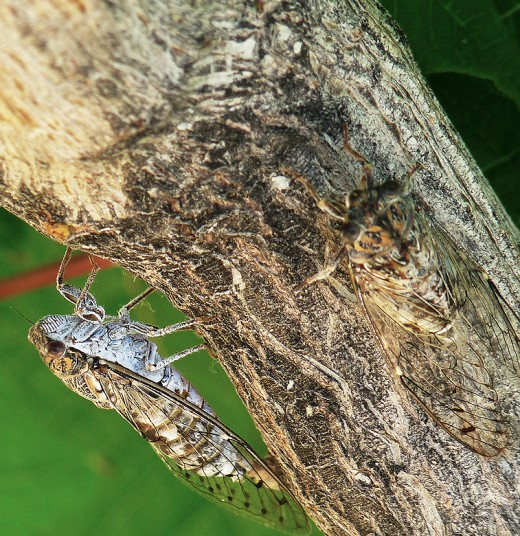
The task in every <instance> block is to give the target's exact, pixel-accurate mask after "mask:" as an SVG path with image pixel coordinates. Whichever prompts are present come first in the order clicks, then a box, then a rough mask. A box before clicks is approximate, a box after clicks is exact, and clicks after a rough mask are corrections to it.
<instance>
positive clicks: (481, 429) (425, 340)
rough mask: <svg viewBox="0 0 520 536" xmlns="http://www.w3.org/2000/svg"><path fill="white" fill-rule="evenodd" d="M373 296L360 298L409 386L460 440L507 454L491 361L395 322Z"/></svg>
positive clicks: (486, 452) (487, 451) (484, 450)
mask: <svg viewBox="0 0 520 536" xmlns="http://www.w3.org/2000/svg"><path fill="white" fill-rule="evenodd" d="M373 292H377V291H374V290H372V291H371V293H370V294H364V293H361V292H360V291H359V289H358V296H359V298H360V300H361V302H362V304H363V307H364V309H365V313H366V316H367V318H368V320H369V321H370V324H371V325H372V328H373V330H374V332H375V334H376V336H377V339H378V341H379V342H380V345H381V347H382V349H383V351H384V354H385V355H386V357H387V359H388V361H389V363H390V365H391V367H392V368H393V370H394V371H395V372H396V373H397V375H398V376H399V378H400V380H401V382H402V383H403V385H404V386H405V387H406V388H407V389H408V390H409V391H410V392H411V393H412V394H413V395H414V396H415V398H416V399H417V400H418V401H419V403H420V404H421V406H422V407H423V408H424V409H425V410H426V411H427V413H428V414H429V415H430V416H431V417H432V418H433V419H434V420H435V421H436V422H437V423H438V424H439V425H440V426H441V427H442V428H444V430H446V431H447V432H448V433H449V434H450V435H451V436H453V437H454V438H455V439H457V440H458V441H460V442H461V443H463V444H464V445H466V446H468V447H469V448H471V449H472V450H474V451H475V452H477V453H479V454H482V455H484V456H496V455H498V454H499V453H500V452H502V451H503V450H504V449H505V448H506V447H507V446H508V445H509V444H510V442H511V439H510V434H509V426H508V422H507V419H505V417H504V416H503V414H502V411H501V407H500V404H499V401H498V398H497V394H496V392H495V390H494V388H493V372H492V371H490V370H488V367H487V366H486V363H485V362H484V361H483V360H482V359H481V358H480V356H479V355H477V354H475V353H474V352H473V348H471V347H470V346H466V347H465V346H464V341H462V340H461V341H458V343H457V345H454V344H452V343H450V341H449V340H448V339H447V338H444V337H442V336H440V335H434V334H432V333H429V332H422V333H421V332H420V331H419V332H418V331H415V330H413V329H411V328H409V327H406V326H405V325H403V324H401V323H399V322H397V321H395V320H394V319H393V318H392V317H391V316H389V315H388V314H387V313H385V311H384V310H383V308H382V307H381V303H382V302H381V300H380V299H378V300H373V298H372V293H373ZM378 298H381V297H380V296H378ZM385 298H388V296H385ZM394 299H397V297H395V296H394ZM461 350H462V351H461Z"/></svg>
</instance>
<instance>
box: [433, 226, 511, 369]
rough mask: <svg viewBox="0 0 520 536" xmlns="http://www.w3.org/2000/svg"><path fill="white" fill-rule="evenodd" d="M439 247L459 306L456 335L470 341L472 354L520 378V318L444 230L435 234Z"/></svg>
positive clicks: (452, 291)
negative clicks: (495, 363) (503, 367)
mask: <svg viewBox="0 0 520 536" xmlns="http://www.w3.org/2000/svg"><path fill="white" fill-rule="evenodd" d="M435 246H436V248H437V250H438V251H439V252H440V254H441V257H442V258H443V259H445V262H446V264H447V265H448V267H449V269H448V270H446V273H445V277H446V279H447V281H446V285H447V287H448V288H449V289H450V290H451V293H452V298H453V301H454V303H455V304H456V313H455V323H454V329H455V331H457V333H456V336H457V337H458V339H460V340H466V341H467V346H468V351H470V352H474V353H476V354H478V355H479V356H482V359H484V360H487V361H488V362H490V363H491V365H492V362H493V361H496V362H498V363H499V364H501V365H503V366H505V367H506V368H507V369H508V370H509V371H510V372H513V373H514V374H516V375H517V376H520V318H519V317H518V316H516V315H515V314H514V313H513V311H511V310H510V309H509V307H508V306H507V304H506V303H505V301H504V300H503V298H502V297H501V296H500V293H499V292H498V290H497V289H496V287H495V286H494V285H493V284H492V282H491V281H490V280H489V279H488V277H487V276H486V274H485V273H484V272H483V271H482V270H481V269H480V268H479V267H478V266H476V265H475V263H474V262H473V261H472V260H471V259H470V258H469V257H468V256H467V255H466V254H465V253H464V251H461V250H459V249H458V248H456V246H455V245H454V244H453V242H452V241H451V240H450V238H449V237H448V236H447V235H446V234H445V233H444V231H443V230H442V229H439V230H436V232H435Z"/></svg>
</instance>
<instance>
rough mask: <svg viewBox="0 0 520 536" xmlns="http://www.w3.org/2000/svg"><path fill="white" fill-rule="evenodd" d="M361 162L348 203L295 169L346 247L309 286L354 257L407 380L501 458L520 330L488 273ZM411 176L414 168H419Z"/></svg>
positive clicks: (370, 311) (372, 311)
mask: <svg viewBox="0 0 520 536" xmlns="http://www.w3.org/2000/svg"><path fill="white" fill-rule="evenodd" d="M344 145H345V150H346V151H347V152H348V153H349V154H351V155H352V156H354V157H355V158H357V159H358V160H360V161H361V162H362V163H363V171H362V178H361V182H360V186H359V188H358V189H356V190H354V191H353V192H351V193H350V195H348V196H347V198H346V200H345V202H338V201H333V200H326V199H323V198H322V197H320V196H319V194H318V193H317V192H316V190H315V189H314V188H313V187H312V186H311V185H310V184H309V182H308V181H307V179H305V178H304V177H302V176H300V175H298V174H296V173H295V172H294V171H292V170H286V171H287V173H288V174H289V175H290V176H292V177H293V178H296V179H297V180H298V181H299V182H301V183H302V184H303V185H304V186H305V187H306V188H307V190H308V191H309V192H310V194H311V195H312V196H313V197H314V199H315V200H316V202H317V204H318V207H319V208H320V209H321V210H323V211H324V212H326V213H327V214H328V215H329V216H330V217H331V218H333V219H334V220H336V221H337V222H338V227H339V232H340V234H341V247H340V249H339V251H338V253H337V254H336V255H335V257H334V258H333V259H332V260H331V262H329V264H328V265H327V266H326V267H325V268H324V270H322V271H321V272H319V273H318V274H316V275H314V276H312V277H310V278H308V279H307V280H306V281H305V283H304V284H303V285H301V286H304V285H306V284H310V283H312V282H314V281H317V280H319V279H323V278H326V277H327V276H329V275H330V274H331V273H332V272H333V271H334V270H335V269H336V268H337V267H338V266H339V264H340V263H341V262H342V261H343V260H345V259H348V261H349V269H350V274H351V279H352V284H353V286H354V288H355V291H356V294H357V297H358V299H359V302H360V304H361V306H362V308H363V310H364V312H365V314H366V317H367V318H368V320H369V323H370V325H371V326H372V328H373V331H374V333H375V335H376V337H377V340H378V341H379V343H380V346H381V348H382V349H383V352H384V355H385V356H386V357H387V360H388V362H389V363H390V365H391V367H392V369H393V370H394V371H395V373H396V374H397V375H398V377H399V378H400V380H401V382H402V383H403V384H404V385H405V387H406V388H407V389H409V390H410V391H411V392H412V393H413V395H414V396H415V397H416V398H417V400H418V401H419V403H420V404H421V406H422V407H423V408H424V409H425V410H426V411H427V412H428V414H429V415H430V416H431V417H432V418H433V419H434V420H435V421H436V422H437V423H438V424H439V425H440V426H442V428H444V430H446V431H447V432H448V433H449V434H450V435H452V436H453V437H454V438H455V439H457V440H458V441H460V442H461V443H463V444H464V445H466V446H468V447H469V448H471V449H472V450H474V451H475V452H478V453H479V454H482V455H485V456H496V455H498V454H499V453H500V452H501V451H503V450H504V449H505V448H506V447H508V446H509V445H510V444H511V442H512V437H511V436H512V434H511V424H510V423H509V421H508V419H507V417H506V415H505V412H504V411H503V406H504V404H503V400H501V399H500V398H499V397H498V395H497V392H496V391H495V387H494V386H495V385H496V381H495V379H496V378H495V374H496V372H495V371H496V370H497V369H500V367H502V370H503V371H504V370H505V372H506V373H508V371H510V372H512V373H513V374H516V375H519V373H520V336H519V333H518V327H517V326H518V324H516V325H514V324H513V322H515V323H516V322H517V319H516V318H515V317H514V316H513V315H512V314H511V315H510V314H509V313H510V312H509V311H506V307H507V306H506V305H505V303H504V302H503V300H502V298H501V297H500V294H499V293H498V291H497V290H496V288H495V287H494V286H493V285H492V283H491V282H490V281H489V279H488V277H487V276H486V274H485V273H484V272H483V271H482V270H481V269H480V268H479V267H478V266H477V265H476V264H475V263H474V262H473V261H472V260H471V259H470V258H469V257H468V256H467V255H466V254H465V253H464V252H463V251H462V250H461V249H460V248H458V247H457V246H456V245H455V244H454V243H453V241H452V240H451V239H450V237H448V235H447V234H446V233H445V232H444V231H443V230H442V229H440V228H439V227H438V226H436V225H434V224H433V223H431V222H430V221H429V218H428V215H427V214H425V213H424V211H423V210H422V208H421V207H420V205H419V204H417V203H416V202H415V201H414V199H413V198H412V196H411V195H410V193H409V192H408V191H407V188H406V187H403V186H401V185H400V184H398V183H397V182H394V181H387V182H384V183H382V184H378V185H374V184H373V183H372V175H371V167H370V165H369V164H368V163H367V162H366V160H365V159H364V158H363V157H362V156H361V155H359V153H357V152H356V151H354V150H353V149H352V148H351V147H350V146H349V145H348V142H347V138H346V135H345V144H344ZM412 173H413V172H412Z"/></svg>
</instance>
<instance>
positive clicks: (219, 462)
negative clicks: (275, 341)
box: [96, 363, 310, 534]
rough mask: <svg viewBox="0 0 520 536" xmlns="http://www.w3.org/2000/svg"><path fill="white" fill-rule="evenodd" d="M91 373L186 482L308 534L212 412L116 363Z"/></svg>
mask: <svg viewBox="0 0 520 536" xmlns="http://www.w3.org/2000/svg"><path fill="white" fill-rule="evenodd" d="M96 372H97V377H98V379H99V381H100V383H101V385H102V386H103V389H104V390H105V394H106V396H107V397H109V398H110V400H111V401H112V403H113V404H114V408H115V409H116V410H117V411H118V412H119V414H120V415H121V416H122V417H123V418H124V419H125V420H126V421H128V422H129V423H130V424H131V425H132V426H133V427H134V428H135V429H136V430H137V431H138V432H139V433H140V434H141V435H142V436H143V437H144V438H145V439H146V440H147V441H149V442H150V444H151V446H152V447H153V448H154V450H155V451H156V452H157V454H158V455H159V456H160V457H161V459H162V460H163V461H164V463H165V464H166V465H167V466H168V468H169V469H170V471H171V472H172V473H174V474H175V475H176V476H178V477H179V478H180V479H181V480H182V481H183V482H185V483H186V484H187V485H188V486H190V487H191V488H193V489H195V490H196V491H198V492H199V493H201V494H203V495H204V496H205V497H208V498H209V499H212V500H214V501H216V502H218V503H219V504H224V505H225V506H227V507H228V508H231V509H232V510H233V511H234V512H235V513H238V514H241V515H246V516H251V517H253V518H255V519H256V520H257V521H260V522H261V523H264V524H265V525H268V526H271V527H273V528H275V529H277V530H280V531H283V532H287V533H290V534H308V533H309V531H310V524H309V520H308V517H307V515H306V514H305V512H304V510H303V509H302V508H301V506H299V504H298V503H297V502H296V500H295V499H294V498H293V496H292V495H291V493H290V492H289V491H288V490H287V489H286V488H285V486H284V485H283V484H282V483H281V482H280V480H279V479H278V477H276V476H275V475H274V474H273V472H272V471H271V470H270V469H269V468H268V467H267V466H266V465H265V463H264V462H262V460H260V459H259V458H258V456H257V455H256V454H255V453H254V451H253V450H252V449H251V447H249V445H248V444H247V443H246V442H245V441H243V440H242V439H241V438H240V437H238V436H237V435H236V434H234V433H233V432H232V431H231V430H229V429H227V428H226V427H225V426H224V425H223V424H222V423H221V422H220V421H218V420H217V419H216V417H215V416H213V415H212V414H209V413H207V412H206V411H205V410H204V409H203V408H200V407H198V406H195V405H193V404H191V403H190V402H188V401H187V400H185V399H184V398H183V396H182V395H181V394H177V393H174V392H172V391H170V390H168V389H165V388H164V387H162V386H160V385H158V384H156V383H154V382H151V381H149V380H147V379H146V378H142V377H141V376H137V375H136V374H134V373H132V372H130V371H128V370H127V369H125V368H123V367H120V366H119V365H115V364H113V363H106V364H105V363H103V364H102V365H100V366H98V367H97V369H96Z"/></svg>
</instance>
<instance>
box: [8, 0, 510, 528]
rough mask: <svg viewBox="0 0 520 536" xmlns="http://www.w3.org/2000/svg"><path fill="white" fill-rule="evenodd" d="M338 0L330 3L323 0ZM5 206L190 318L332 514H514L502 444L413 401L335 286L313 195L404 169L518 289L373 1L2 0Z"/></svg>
mask: <svg viewBox="0 0 520 536" xmlns="http://www.w3.org/2000/svg"><path fill="white" fill-rule="evenodd" d="M340 8H341V9H340ZM0 21H1V24H2V32H1V37H0V40H1V43H0V50H1V51H2V52H1V53H0V54H1V55H2V58H1V60H0V72H1V79H2V81H3V82H2V88H1V89H0V107H1V108H0V110H1V113H2V117H3V121H2V123H1V124H0V144H1V155H2V156H1V168H0V169H1V174H0V187H1V192H2V205H3V206H5V207H6V208H7V209H8V210H10V211H12V212H13V213H15V214H17V215H18V216H19V217H21V218H23V219H24V220H26V221H27V222H28V223H30V224H31V225H33V226H34V227H36V228H37V229H38V230H40V231H41V232H43V233H45V234H47V235H48V236H51V237H53V238H54V239H56V240H59V241H61V242H63V243H66V244H68V245H71V246H73V247H74V248H77V249H82V250H83V251H88V252H92V253H95V254H97V255H100V256H102V257H105V258H107V259H110V260H111V261H113V262H117V263H118V264H120V265H121V266H123V267H124V268H125V269H127V270H129V271H130V272H132V273H134V274H135V275H138V276H139V277H142V278H143V279H145V280H146V281H147V282H148V283H149V284H151V285H153V286H154V287H156V288H158V289H160V290H161V291H162V292H164V293H165V294H167V295H168V296H169V298H170V300H171V301H172V303H173V304H174V305H175V306H176V307H178V308H180V309H182V310H183V311H185V312H186V313H187V314H188V315H190V316H197V317H199V316H200V317H202V316H211V317H212V318H214V319H215V320H214V321H213V322H212V323H209V324H205V325H204V326H202V327H201V328H200V334H201V335H202V336H203V337H204V338H205V339H206V341H207V342H208V345H209V347H210V348H212V350H213V352H214V353H215V355H216V356H217V357H218V358H219V360H220V361H221V363H222V364H223V366H224V368H225V369H226V371H227V373H228V374H229V376H230V377H231V379H232V381H233V382H234V384H235V386H236V387H237V390H238V392H239V394H240V395H241V397H242V398H243V399H244V401H245V403H246V405H247V407H248V409H249V410H250V412H251V414H252V415H253V417H254V418H255V420H256V422H257V424H258V426H259V428H260V430H261V431H262V433H263V435H264V438H265V439H266V442H267V444H268V445H269V446H270V450H271V452H272V453H273V454H274V455H275V456H276V458H277V459H278V460H279V461H280V463H281V465H282V466H283V467H284V468H285V476H286V480H287V482H288V485H289V487H291V489H293V490H294V491H295V495H296V496H297V497H298V498H299V499H300V500H301V502H302V504H304V505H305V506H306V507H307V508H308V511H309V513H310V515H311V516H312V517H313V519H315V521H316V522H317V524H318V525H319V526H320V527H321V528H322V529H323V530H324V531H325V532H327V533H328V534H368V533H374V534H448V533H464V534H497V533H500V534H507V533H508V531H509V533H511V534H513V533H518V531H520V520H519V515H518V514H519V512H518V504H520V498H519V496H518V481H516V488H515V481H514V479H513V478H511V477H507V476H506V471H505V469H504V470H502V468H503V467H504V465H503V464H506V465H508V467H510V469H509V471H510V473H508V474H513V475H515V474H516V475H518V474H519V472H518V464H519V458H518V454H509V455H508V458H507V461H502V462H496V461H493V460H488V459H484V458H482V457H479V456H478V455H476V454H474V453H472V452H471V451H469V450H468V449H466V448H464V447H463V446H461V445H458V444H457V443H456V442H454V441H453V440H452V439H450V438H449V437H448V436H447V435H446V434H445V433H443V432H442V430H440V429H438V428H437V427H435V426H434V425H433V424H432V423H431V422H430V421H426V418H425V415H424V413H423V412H422V411H421V410H420V409H419V408H418V406H417V405H416V404H415V403H414V402H413V401H412V400H411V399H410V398H409V397H408V396H407V395H406V393H405V392H404V391H403V389H402V388H401V387H399V386H398V384H397V382H396V381H394V380H393V379H392V376H391V374H390V371H389V369H388V367H387V365H386V363H385V361H384V359H383V357H382V356H381V355H380V353H379V351H378V349H377V346H376V343H375V341H374V339H373V337H372V335H371V332H370V330H369V327H368V324H367V322H366V320H365V318H364V316H363V314H362V312H361V310H360V308H359V307H358V305H357V303H356V300H355V298H354V296H353V294H352V289H351V288H350V285H349V283H348V271H347V270H346V268H345V267H343V268H341V269H340V270H338V271H337V272H335V274H334V279H331V280H330V281H329V282H322V283H319V284H316V285H313V286H311V287H308V288H307V289H305V291H304V292H302V293H301V294H296V293H295V292H294V288H295V287H296V286H297V285H298V284H299V283H301V282H302V281H304V280H305V278H307V277H308V276H309V275H312V274H313V273H315V272H317V271H318V270H319V269H320V268H321V267H322V266H323V263H324V262H325V259H326V258H328V257H330V255H328V253H327V251H328V250H329V249H330V248H332V249H333V248H336V247H337V240H336V238H335V235H334V233H333V232H332V231H331V229H330V227H329V226H328V223H327V219H326V218H325V217H324V216H323V215H322V214H321V213H320V212H319V211H318V210H317V208H316V206H315V203H314V202H313V201H312V199H310V198H309V196H308V194H307V193H306V191H305V190H304V189H303V188H302V187H301V185H299V184H298V183H297V182H296V181H294V180H292V179H291V177H288V176H287V175H284V174H283V172H282V169H283V168H284V167H285V168H291V169H294V170H296V172H298V173H299V174H302V175H304V176H305V177H307V178H308V179H309V181H310V182H311V183H312V184H313V185H314V186H315V187H316V189H317V191H319V192H320V193H322V194H323V195H325V196H326V195H333V194H335V195H336V197H337V196H338V195H339V194H340V193H343V194H344V193H345V192H348V191H350V190H351V189H352V188H353V187H354V186H355V185H356V182H357V180H358V179H357V177H359V174H360V166H359V162H357V161H356V160H355V159H353V158H352V157H351V155H348V154H346V153H345V152H344V151H343V148H342V142H343V126H344V125H347V126H348V128H349V133H350V139H351V143H352V146H353V147H355V149H356V150H357V151H359V153H361V154H362V155H364V156H365V157H366V158H367V160H368V161H369V162H371V163H372V164H373V165H374V180H375V182H376V183H377V182H381V181H383V180H386V179H387V178H389V177H392V178H395V179H400V178H402V177H405V175H406V173H407V172H408V171H409V170H410V169H411V168H413V166H414V165H415V164H417V163H421V164H422V167H421V169H420V170H418V171H417V172H416V173H415V174H414V176H413V185H412V189H413V192H414V194H415V195H416V196H417V197H418V198H420V199H421V202H422V204H423V205H424V207H425V209H426V210H427V211H428V212H429V213H430V214H431V215H432V217H433V218H434V219H435V221H436V223H437V224H438V225H440V226H441V227H443V228H445V229H449V230H450V234H452V235H453V236H456V237H457V240H458V243H459V245H460V246H461V247H463V248H465V249H466V250H467V251H468V252H469V254H470V255H471V256H472V257H473V259H474V260H475V261H476V262H477V263H478V264H479V265H480V266H481V267H482V268H483V269H484V270H485V271H486V272H487V273H488V274H489V275H490V277H491V278H492V280H493V282H494V284H495V285H496V287H497V288H498V289H499V291H500V293H501V295H502V296H503V297H504V299H505V300H506V301H507V302H508V303H509V305H510V306H511V307H512V308H513V309H514V310H518V309H519V308H520V283H519V280H520V262H519V260H520V254H519V251H518V243H519V235H518V231H517V230H516V229H515V228H514V227H513V225H512V223H511V221H510V220H509V219H508V217H507V215H506V214H505V212H504V210H503V208H502V207H501V206H500V204H499V202H498V201H497V199H496V198H495V196H494V194H493V193H492V191H491V189H490V187H489V185H488V184H487V182H486V181H485V179H484V178H483V176H482V174H481V172H480V171H479V169H478V168H477V166H476V164H475V162H474V161H473V159H472V158H471V156H470V155H469V154H468V152H467V150H466V148H465V146H464V145H463V143H462V142H461V140H460V138H459V137H458V135H457V134H456V133H455V132H454V130H453V128H452V126H451V125H450V123H449V121H448V120H447V118H446V117H445V115H444V113H443V112H442V110H441V109H440V108H439V105H438V104H437V102H436V101H435V99H434V97H433V96H432V94H431V92H430V91H429V90H428V88H427V87H426V86H425V82H424V80H423V79H422V77H421V76H420V74H419V72H418V69H417V66H416V64H415V63H414V61H413V59H412V58H411V55H410V52H409V51H408V49H407V45H406V43H405V41H404V39H403V38H402V36H401V34H400V33H399V32H398V31H397V30H396V28H395V27H394V26H393V24H392V22H391V21H390V20H389V19H388V17H387V15H386V14H385V13H384V12H383V11H381V9H380V8H379V6H378V5H377V4H375V3H373V2H372V1H371V0H365V1H362V0H343V1H333V0H307V1H304V2H299V1H292V2H291V1H289V0H287V1H282V2H280V1H267V0H266V1H264V0H258V1H257V2H256V3H253V2H246V1H240V0H227V1H225V2H218V3H217V2H211V1H209V0H207V1H200V2H195V3H194V2H182V1H177V0H173V1H171V2H162V1H160V0H156V1H153V0H143V1H142V2H141V3H140V6H139V7H136V4H135V3H134V2H121V3H110V2H98V1H92V2H90V3H85V4H83V3H81V2H79V3H69V2H65V1H54V2H51V1H36V0H32V1H31V0H26V1H25V2H21V3H20V2H17V3H16V4H15V3H13V4H12V5H11V6H7V5H3V6H1V7H0Z"/></svg>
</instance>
